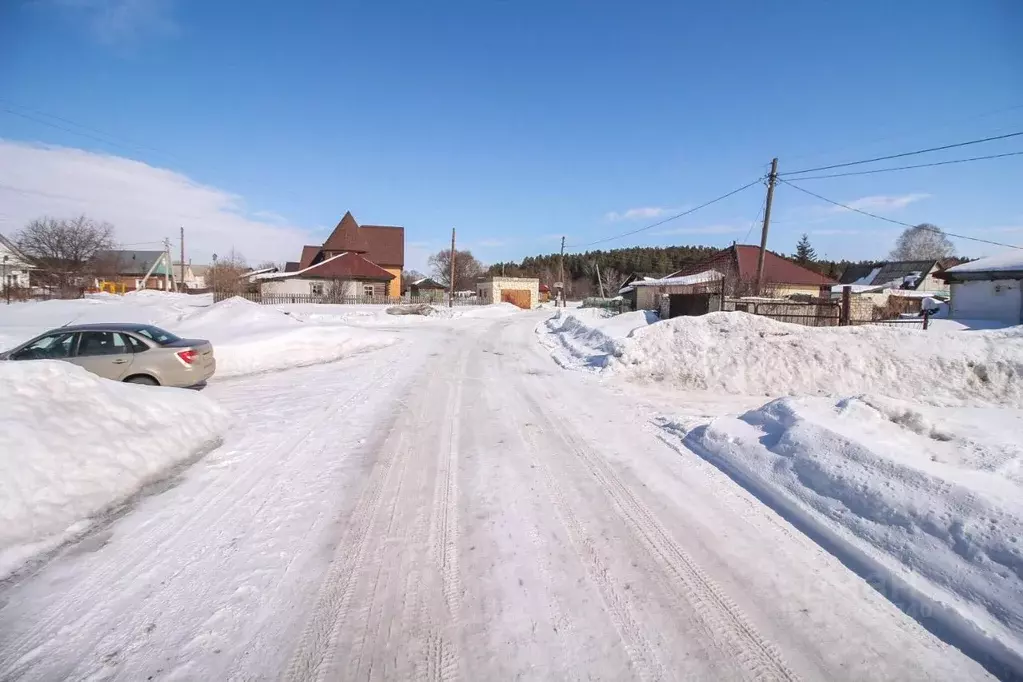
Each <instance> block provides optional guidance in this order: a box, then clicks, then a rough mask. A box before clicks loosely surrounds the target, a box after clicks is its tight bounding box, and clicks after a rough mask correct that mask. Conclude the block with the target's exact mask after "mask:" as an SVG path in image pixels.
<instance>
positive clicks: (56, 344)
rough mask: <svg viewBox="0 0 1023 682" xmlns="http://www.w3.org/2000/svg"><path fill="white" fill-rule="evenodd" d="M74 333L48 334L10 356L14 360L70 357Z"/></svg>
mask: <svg viewBox="0 0 1023 682" xmlns="http://www.w3.org/2000/svg"><path fill="white" fill-rule="evenodd" d="M74 338H75V333H74V332H64V333H61V334H50V335H48V336H44V337H43V338H41V339H39V340H38V341H36V342H34V343H33V344H32V345H30V346H27V347H25V348H22V349H21V350H19V351H18V352H17V353H15V354H14V355H12V356H11V358H12V359H14V360H61V359H63V358H68V357H70V356H71V348H72V347H73V345H74V344H73V341H74Z"/></svg>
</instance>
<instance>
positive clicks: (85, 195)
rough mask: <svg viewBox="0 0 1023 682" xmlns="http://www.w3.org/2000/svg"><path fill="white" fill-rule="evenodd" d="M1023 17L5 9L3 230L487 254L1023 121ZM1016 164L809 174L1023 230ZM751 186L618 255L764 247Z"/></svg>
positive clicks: (812, 208) (858, 234)
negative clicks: (341, 228)
mask: <svg viewBox="0 0 1023 682" xmlns="http://www.w3.org/2000/svg"><path fill="white" fill-rule="evenodd" d="M1021 30H1023V4H1020V3H1018V2H1015V1H1013V0H1004V1H1001V2H999V1H997V0H992V1H990V2H965V1H963V2H960V1H952V0H947V1H938V2H933V1H932V2H923V1H915V0H900V1H899V2H891V1H890V0H888V1H885V2H874V1H872V0H868V1H863V2H850V3H833V2H827V3H822V2H810V1H809V0H805V1H797V2H785V3H765V2H762V1H758V2H727V3H676V2H661V3H621V2H614V3H611V2H606V3H602V2H510V1H500V2H498V1H487V0H476V1H473V2H431V3H424V2H396V3H369V2H360V3H335V2H314V1H308V2H302V3H287V2H279V1H278V0H274V1H270V0H249V1H246V2H241V1H240V0H239V1H231V0H222V1H218V2H202V1H200V0H14V2H5V3H2V8H0V138H2V139H3V141H4V142H3V144H2V145H0V231H3V232H5V233H7V232H13V231H15V230H16V229H17V228H18V227H19V226H20V223H22V222H23V221H24V220H25V219H26V217H27V216H30V215H33V214H35V213H38V212H40V211H43V212H47V213H76V212H82V211H83V210H84V211H85V212H87V213H89V214H90V215H96V216H98V217H101V218H103V219H108V220H111V222H114V223H115V225H116V227H117V230H118V235H119V237H120V238H121V239H122V241H124V242H126V243H129V242H130V241H131V240H133V239H138V240H140V241H141V240H143V239H145V240H148V239H150V238H152V239H156V238H157V236H159V237H162V236H164V234H165V233H166V234H167V236H173V234H171V229H172V225H177V224H183V225H184V226H185V228H186V230H187V234H188V235H189V243H190V246H194V247H195V249H196V251H195V253H194V255H192V259H193V260H194V261H196V262H198V261H205V260H208V257H207V256H206V255H205V254H206V252H212V251H215V250H220V251H221V252H226V251H227V250H228V249H229V248H232V247H234V248H237V249H239V250H241V251H242V252H243V253H245V254H246V255H247V256H248V257H249V260H262V259H264V258H271V259H274V260H287V259H295V258H297V251H295V248H296V247H297V246H300V244H301V242H302V241H310V240H311V241H316V240H317V239H322V235H323V234H325V232H326V231H328V230H329V229H330V228H331V227H332V226H333V225H334V224H335V223H336V222H337V220H338V219H339V218H340V216H341V215H342V214H343V213H344V211H345V210H349V209H350V210H351V211H352V212H353V213H354V214H355V216H356V217H357V218H358V219H359V220H360V221H361V222H364V223H384V224H401V225H404V226H405V227H406V229H407V241H408V243H409V244H410V249H409V255H410V258H409V260H410V265H412V266H422V264H423V262H425V255H426V254H427V253H429V252H430V251H433V250H436V249H439V248H442V247H443V245H444V243H445V241H446V239H448V238H449V230H450V228H451V227H456V228H458V231H459V238H460V243H463V244H466V245H468V246H470V247H471V248H472V249H473V250H474V252H475V253H476V255H477V256H478V257H480V258H481V259H482V260H484V261H486V262H495V261H498V260H502V259H518V258H521V257H522V256H525V255H531V254H536V253H541V252H549V251H553V250H555V249H556V246H557V239H558V238H559V237H560V235H562V234H564V235H566V236H567V238H568V242H569V243H570V244H580V243H586V242H591V241H595V240H597V239H602V238H604V237H607V236H611V235H614V234H617V233H621V232H625V231H629V230H632V229H636V228H638V227H642V226H643V225H645V224H648V223H650V222H653V221H654V220H656V219H657V218H659V217H663V216H664V215H667V214H669V213H670V212H678V211H680V210H682V209H685V208H686V207H688V206H694V205H697V204H700V203H702V202H704V201H706V200H708V199H711V198H713V197H715V196H718V195H720V194H723V193H725V192H727V191H729V190H731V189H734V188H735V187H738V186H740V185H743V184H745V183H747V182H750V181H752V180H754V179H755V178H756V177H758V176H759V175H761V174H763V173H764V171H765V169H766V166H767V164H768V163H769V162H770V159H771V158H772V157H773V156H778V157H779V159H780V168H781V170H782V171H783V172H784V171H786V170H795V169H796V168H805V167H808V166H816V165H825V164H829V163H837V162H842V161H847V160H853V159H857V158H863V157H866V156H874V155H881V154H887V153H894V152H901V151H907V150H912V149H917V148H921V147H929V146H934V145H939V144H944V143H950V142H956V141H960V140H965V139H972V138H978V137H984V136H987V135H995V134H1000V133H1006V132H1013V131H1016V130H1023V41H1020V40H1019V39H1018V37H1019V33H1020V31H1021ZM12 111H13V112H14V113H12ZM54 117H60V118H54ZM40 119H41V120H42V121H45V122H46V123H49V124H50V125H45V124H44V123H42V122H40ZM81 126H86V127H87V128H83V127H81ZM62 128H63V129H62ZM1020 150H1023V138H1015V139H1010V140H1004V141H1001V142H995V143H990V144H985V145H977V146H973V147H968V148H965V149H961V150H955V151H950V152H946V153H942V154H935V155H928V156H919V157H913V158H912V159H911V160H910V161H912V162H926V161H931V160H935V161H936V160H942V159H948V158H961V157H965V156H974V155H979V154H988V153H992V154H993V153H999V152H1007V151H1020ZM115 157H116V158H115ZM127 159H130V160H132V161H127ZM133 162H139V163H133ZM896 165H901V164H896ZM4 169H6V170H4ZM1021 180H1023V157H1011V158H1007V159H1001V160H995V161H985V162H978V163H973V164H964V165H959V166H947V167H938V168H929V169H921V170H915V171H906V172H902V173H886V174H878V175H872V176H863V177H851V178H840V179H831V180H814V181H806V182H805V183H804V185H805V186H806V187H807V188H808V189H811V190H813V191H815V192H817V193H820V194H822V195H824V196H828V197H830V198H833V199H836V200H838V201H842V202H846V203H849V202H855V203H854V205H856V206H859V207H862V208H866V209H867V210H872V211H875V212H878V213H881V214H882V215H887V216H891V217H893V218H896V219H899V220H904V221H907V222H910V223H917V222H923V221H928V222H932V223H935V224H937V225H939V226H942V227H944V228H946V229H948V230H951V231H954V232H961V233H964V234H970V235H976V236H985V237H987V238H990V239H995V240H996V241H1005V242H1009V243H1018V244H1023V205H1021V204H1020V201H1019V190H1020V186H1021ZM133 183H134V184H133ZM12 188H13V189H12ZM193 201H194V202H195V205H194V206H193V205H192V202H193ZM762 201H763V188H762V187H760V186H756V187H754V188H751V189H750V190H747V191H745V192H742V193H740V194H738V195H736V196H735V197H733V198H731V199H729V200H727V201H724V202H721V203H720V204H717V205H715V206H712V207H710V208H708V209H705V210H703V211H699V212H697V213H694V214H693V215H691V216H688V217H686V218H682V219H680V220H678V221H674V222H671V223H668V224H666V225H664V226H662V227H660V228H654V229H652V230H649V231H647V232H644V233H640V234H638V235H635V236H632V237H628V238H624V239H621V240H616V241H611V242H608V243H606V244H603V245H602V246H603V247H605V248H607V247H615V246H631V245H645V244H708V245H726V244H728V243H730V242H731V241H733V240H738V241H740V242H742V241H751V240H753V239H755V234H754V235H751V236H750V237H749V238H747V234H748V233H749V232H750V230H749V228H750V225H751V223H752V222H753V221H754V219H755V217H756V216H757V214H758V212H759V210H760V207H761V204H762ZM774 219H775V221H774V222H773V225H772V230H771V241H770V247H771V248H774V249H776V250H779V251H782V252H791V251H792V250H794V247H795V242H796V240H797V239H798V237H799V235H800V234H801V233H802V232H808V233H809V234H810V236H811V241H812V242H813V243H814V245H815V246H816V247H817V250H818V252H819V253H821V254H827V256H829V257H832V258H841V257H846V258H854V259H859V258H880V257H883V256H884V255H885V254H886V253H887V250H888V249H889V248H890V246H891V243H892V241H893V240H894V237H895V236H896V235H897V233H898V231H899V228H897V227H895V226H891V225H887V224H885V223H882V222H878V221H874V220H872V219H869V218H866V217H863V216H859V215H856V214H850V213H848V212H845V211H841V210H835V209H834V207H831V206H829V205H827V204H824V203H822V202H819V201H817V200H815V199H813V198H811V197H808V196H806V195H802V194H800V193H798V192H796V191H795V190H792V189H790V188H787V187H785V186H782V187H780V188H779V190H778V192H777V194H776V199H775V207H774ZM174 231H175V232H176V229H175V230H174ZM956 244H957V246H958V247H959V249H960V251H961V252H962V253H963V254H966V255H983V254H989V253H992V252H994V251H997V249H992V248H991V247H986V246H982V245H978V244H975V243H971V242H965V241H957V242H956Z"/></svg>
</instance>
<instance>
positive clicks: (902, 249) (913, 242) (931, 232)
mask: <svg viewBox="0 0 1023 682" xmlns="http://www.w3.org/2000/svg"><path fill="white" fill-rule="evenodd" d="M955 252H956V247H955V245H954V244H953V243H952V242H951V241H949V238H948V236H946V235H945V233H944V232H942V230H941V228H940V227H937V226H935V225H931V224H930V223H921V224H920V225H917V226H916V227H907V228H906V229H905V230H904V231H903V232H902V234H900V235H899V238H898V239H897V240H896V241H895V248H894V249H892V252H891V254H889V256H888V257H889V258H890V259H891V260H940V259H942V258H948V257H949V256H953V255H955Z"/></svg>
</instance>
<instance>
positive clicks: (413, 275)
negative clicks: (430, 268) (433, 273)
mask: <svg viewBox="0 0 1023 682" xmlns="http://www.w3.org/2000/svg"><path fill="white" fill-rule="evenodd" d="M425 278H426V275H424V274H423V273H421V272H419V271H418V270H402V272H401V289H402V290H401V293H402V294H404V293H405V292H406V291H408V288H409V287H410V286H412V283H413V282H418V281H419V280H421V279H425Z"/></svg>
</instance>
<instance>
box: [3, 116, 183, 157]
mask: <svg viewBox="0 0 1023 682" xmlns="http://www.w3.org/2000/svg"><path fill="white" fill-rule="evenodd" d="M24 108H25V109H26V110H28V111H31V110H30V109H28V108H27V107H24ZM0 111H4V112H6V113H8V114H13V115H14V116H19V117H21V118H24V119H26V120H28V121H34V122H36V123H41V124H42V125H44V126H49V127H50V128H55V129H56V130H63V131H64V132H66V133H71V134H72V135H81V136H82V137H87V138H89V139H90V140H95V141H97V142H102V143H103V144H108V145H112V146H114V147H120V148H121V149H126V150H128V151H131V152H136V153H138V152H145V151H148V152H154V153H156V154H159V155H161V156H165V157H167V158H169V159H172V160H177V159H175V158H174V157H173V156H171V155H170V154H167V153H165V152H161V151H159V150H157V149H153V148H152V147H145V146H142V145H135V144H122V143H120V142H117V141H115V140H112V139H110V137H101V136H100V135H93V134H92V133H88V132H83V131H84V130H95V128H89V127H88V126H84V125H81V124H79V123H74V122H73V121H70V120H68V119H65V118H61V117H59V116H53V115H51V114H42V115H43V116H48V117H50V118H54V119H57V120H60V121H66V122H68V123H71V124H72V125H74V126H77V127H79V128H82V129H83V130H74V129H72V128H68V127H66V126H62V125H58V124H56V123H52V122H50V121H47V120H45V119H42V118H39V117H37V116H32V115H30V114H26V113H24V112H21V111H15V110H14V109H11V108H10V107H2V108H0ZM40 113H42V112H40ZM97 132H100V131H97ZM103 135H107V134H106V133H103Z"/></svg>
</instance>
